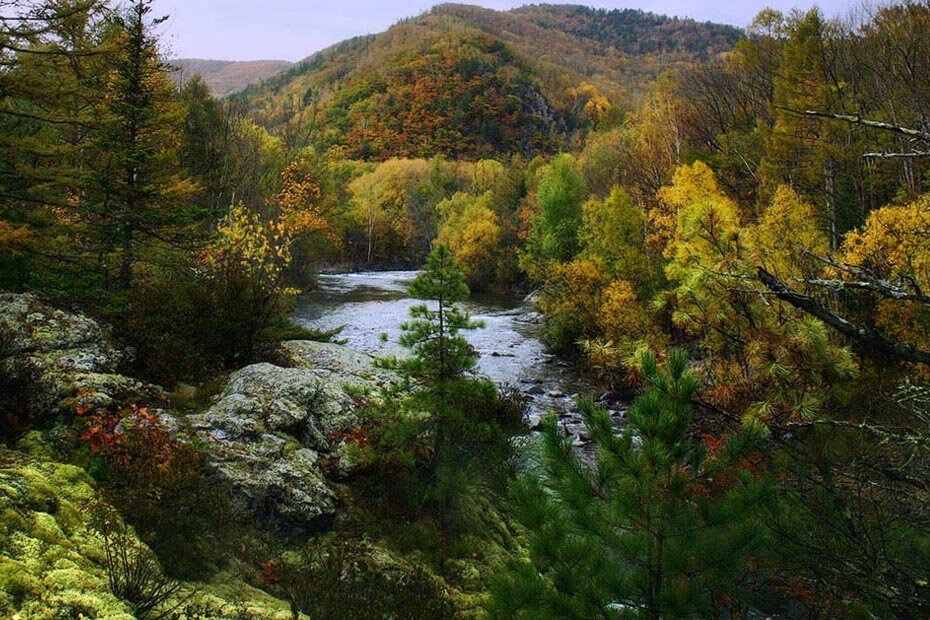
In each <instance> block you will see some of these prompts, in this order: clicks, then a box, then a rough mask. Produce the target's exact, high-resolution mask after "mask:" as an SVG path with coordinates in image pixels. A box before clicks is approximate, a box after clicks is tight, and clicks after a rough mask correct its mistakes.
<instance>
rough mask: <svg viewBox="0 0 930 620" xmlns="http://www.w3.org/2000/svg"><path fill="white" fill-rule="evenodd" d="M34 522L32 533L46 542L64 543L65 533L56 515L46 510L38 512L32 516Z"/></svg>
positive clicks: (51, 543)
mask: <svg viewBox="0 0 930 620" xmlns="http://www.w3.org/2000/svg"><path fill="white" fill-rule="evenodd" d="M32 518H33V522H32V527H31V528H30V534H31V535H32V536H33V537H34V538H38V539H39V540H41V541H42V542H44V543H48V544H50V545H57V544H64V543H65V542H66V541H65V533H64V532H62V531H61V528H60V527H58V522H57V521H55V517H53V516H52V515H50V514H48V513H45V512H36V513H34V514H33V516H32Z"/></svg>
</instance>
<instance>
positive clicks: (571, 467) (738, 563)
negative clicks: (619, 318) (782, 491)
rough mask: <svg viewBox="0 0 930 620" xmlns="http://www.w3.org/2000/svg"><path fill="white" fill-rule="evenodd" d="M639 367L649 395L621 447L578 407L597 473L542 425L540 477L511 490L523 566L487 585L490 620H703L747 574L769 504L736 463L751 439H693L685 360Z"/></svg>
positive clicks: (648, 361)
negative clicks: (525, 557) (696, 619)
mask: <svg viewBox="0 0 930 620" xmlns="http://www.w3.org/2000/svg"><path fill="white" fill-rule="evenodd" d="M642 366H643V372H644V375H645V378H646V381H647V385H648V389H647V391H646V392H645V394H643V395H642V396H640V397H639V398H637V399H636V401H635V402H634V404H633V406H632V407H631V408H630V410H629V412H628V414H627V426H626V428H625V429H624V431H623V432H622V434H620V435H619V436H618V435H617V434H616V432H615V430H614V428H613V426H612V423H611V419H610V416H609V415H608V413H607V412H606V411H604V410H603V409H600V408H598V407H596V406H595V405H594V404H593V403H592V402H590V401H585V402H582V404H581V408H582V412H583V414H584V418H585V422H586V424H587V425H588V428H589V430H590V432H591V436H592V439H593V441H594V443H595V445H596V446H597V450H598V459H597V464H596V466H594V467H591V466H589V465H587V464H585V463H584V461H583V460H582V459H581V458H580V457H579V456H578V454H577V453H576V451H575V450H574V449H573V448H572V446H571V442H570V441H568V440H566V438H565V437H564V434H563V433H562V432H561V431H560V429H559V428H558V427H557V424H556V421H555V420H549V421H548V423H547V425H546V427H545V432H544V452H543V455H544V466H545V467H544V468H545V474H544V475H543V476H541V477H534V476H529V477H526V478H524V479H523V480H522V481H521V482H520V483H519V484H518V486H517V489H516V497H517V500H518V501H517V504H518V506H519V516H520V520H521V521H522V523H523V524H524V525H525V526H526V528H527V530H528V531H529V539H530V562H522V563H521V562H518V563H514V564H512V565H511V566H510V568H509V571H508V572H506V573H502V574H501V575H500V576H499V577H498V578H497V579H496V580H495V583H494V586H493V588H492V598H491V602H490V604H489V612H490V616H491V617H492V618H534V619H537V618H561V619H567V618H577V619H579V620H580V619H585V620H587V619H589V618H649V619H658V618H681V617H692V616H705V617H706V616H711V615H713V610H714V605H715V603H717V602H719V601H720V600H723V598H724V597H728V596H729V595H731V594H733V593H734V589H735V588H736V587H737V586H738V584H739V581H740V579H741V577H742V576H743V575H744V574H745V572H746V571H747V570H748V568H749V559H750V558H751V556H752V555H753V554H754V553H755V552H757V551H758V550H759V549H760V546H761V545H762V544H763V542H764V529H763V527H762V524H761V522H760V520H759V519H758V517H757V514H758V510H757V509H758V508H759V507H760V506H761V504H762V503H763V502H764V501H766V499H767V497H768V494H767V485H766V484H765V483H764V482H760V481H758V480H757V475H755V474H754V473H753V472H752V470H751V467H750V466H749V465H748V464H746V463H745V462H744V460H743V459H744V455H745V454H746V452H747V449H748V448H749V447H750V446H751V444H752V441H751V439H752V438H751V437H750V435H748V434H747V435H745V436H740V437H732V438H730V439H729V440H727V441H725V442H719V445H718V442H710V446H708V447H705V446H704V445H703V444H702V443H696V442H694V441H692V440H690V439H689V438H688V428H689V424H690V422H691V415H692V413H691V406H690V401H691V399H692V397H693V396H694V394H695V391H696V390H697V387H698V381H697V379H696V377H695V376H694V374H693V373H691V372H690V371H688V370H687V358H686V356H685V354H684V353H682V352H680V351H675V352H672V354H671V356H670V359H669V363H668V368H667V369H665V370H660V369H659V368H658V367H657V365H656V360H655V358H654V357H653V356H651V355H648V354H647V355H645V356H643V358H642Z"/></svg>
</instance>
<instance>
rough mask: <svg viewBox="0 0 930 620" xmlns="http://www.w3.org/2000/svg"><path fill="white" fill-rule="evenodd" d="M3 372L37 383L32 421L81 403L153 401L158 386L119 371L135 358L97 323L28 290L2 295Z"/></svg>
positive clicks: (161, 394) (158, 395)
mask: <svg viewBox="0 0 930 620" xmlns="http://www.w3.org/2000/svg"><path fill="white" fill-rule="evenodd" d="M0 333H2V334H3V343H2V344H3V350H2V351H0V357H2V359H0V370H2V371H3V372H5V373H7V374H9V375H11V376H13V377H19V378H20V379H21V380H22V381H23V382H34V383H35V386H34V388H35V389H33V390H31V392H32V394H33V398H32V402H31V403H30V406H31V408H32V409H33V410H32V411H29V412H27V414H28V416H29V417H30V418H32V419H42V418H46V417H55V416H58V415H59V414H62V413H67V414H70V413H73V412H74V410H75V409H76V408H78V407H80V406H89V407H103V406H107V405H110V404H113V403H117V404H124V403H128V402H138V403H143V402H150V401H152V400H157V399H162V398H164V392H163V390H161V388H158V387H157V386H153V385H149V384H146V383H144V382H142V381H138V380H136V379H133V378H131V377H127V376H125V375H122V374H119V372H118V369H119V367H120V366H121V365H123V364H124V363H126V362H128V361H130V358H131V356H130V355H129V354H128V353H127V352H126V351H124V350H120V349H119V348H117V347H116V346H115V345H114V343H113V341H112V339H111V337H110V335H109V333H108V332H107V331H106V330H105V329H104V328H103V327H102V326H101V325H100V324H99V323H97V321H95V320H93V319H91V318H89V317H86V316H84V315H81V314H78V313H73V312H66V311H63V310H58V309H55V308H52V307H50V306H48V305H46V304H45V303H43V302H42V301H40V300H39V299H38V298H37V297H36V296H34V295H30V294H9V293H8V294H0Z"/></svg>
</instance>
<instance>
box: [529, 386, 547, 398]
mask: <svg viewBox="0 0 930 620" xmlns="http://www.w3.org/2000/svg"><path fill="white" fill-rule="evenodd" d="M526 393H527V394H529V395H531V396H542V395H543V394H545V393H546V390H544V389H543V388H541V387H539V386H538V385H534V386H533V387H531V388H530V389H528V390H527V391H526Z"/></svg>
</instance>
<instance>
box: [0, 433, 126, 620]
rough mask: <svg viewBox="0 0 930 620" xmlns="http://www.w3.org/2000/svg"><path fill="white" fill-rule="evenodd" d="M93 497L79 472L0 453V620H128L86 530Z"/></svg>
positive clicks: (100, 552) (94, 541)
mask: <svg viewBox="0 0 930 620" xmlns="http://www.w3.org/2000/svg"><path fill="white" fill-rule="evenodd" d="M95 497H96V490H95V488H94V484H93V481H92V480H91V479H90V478H89V477H88V476H87V475H86V474H85V473H84V470H82V469H80V468H79V467H74V466H72V465H63V464H61V463H52V462H48V461H41V460H37V459H35V458H32V457H27V456H25V455H22V454H19V453H17V452H12V451H7V450H0V515H2V518H0V617H3V618H16V617H18V618H22V619H23V620H26V619H27V618H28V619H30V620H33V619H34V620H44V619H46V618H47V619H49V620H57V619H58V618H77V617H79V614H83V615H84V617H86V618H96V619H98V620H103V619H109V620H132V618H133V616H132V614H131V613H130V609H129V607H128V606H127V605H126V604H125V603H124V602H123V601H121V600H119V599H118V598H116V597H115V596H113V594H111V593H110V590H109V587H108V584H107V576H106V569H105V567H104V551H103V546H102V542H101V540H100V538H99V537H98V535H97V534H96V533H95V532H94V531H93V530H92V529H91V527H90V525H89V517H88V515H87V507H88V506H89V504H90V503H91V502H92V501H93V500H94V498H95Z"/></svg>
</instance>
